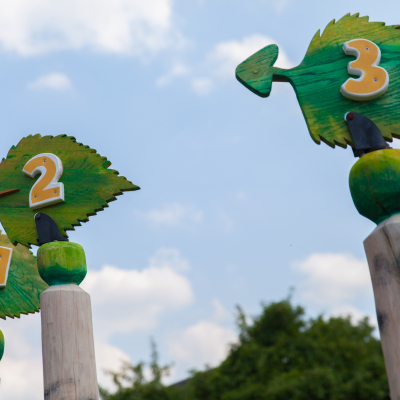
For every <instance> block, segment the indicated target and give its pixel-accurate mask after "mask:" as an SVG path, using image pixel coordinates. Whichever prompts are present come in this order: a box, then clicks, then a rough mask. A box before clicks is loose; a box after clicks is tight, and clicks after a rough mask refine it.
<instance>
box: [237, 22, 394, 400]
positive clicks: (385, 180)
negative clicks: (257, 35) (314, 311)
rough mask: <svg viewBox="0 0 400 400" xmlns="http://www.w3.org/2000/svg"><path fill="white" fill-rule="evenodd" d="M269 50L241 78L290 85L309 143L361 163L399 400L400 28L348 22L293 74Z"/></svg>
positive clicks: (364, 211) (378, 296) (371, 257)
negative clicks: (339, 150) (397, 142)
mask: <svg viewBox="0 0 400 400" xmlns="http://www.w3.org/2000/svg"><path fill="white" fill-rule="evenodd" d="M277 57H278V47H277V46H276V45H269V46H266V47H264V48H263V49H261V50H259V51H258V52H257V53H255V54H254V55H252V56H251V57H249V58H248V59H247V60H245V61H243V62H242V63H241V64H240V65H239V66H238V67H237V69H236V77H237V79H238V80H239V82H241V83H242V84H243V85H244V86H245V87H246V88H248V89H249V90H251V91H252V92H254V93H255V94H257V95H258V96H261V97H268V96H269V94H270V92H271V88H272V82H274V81H275V82H289V83H290V84H291V85H292V86H293V88H294V90H295V92H296V95H297V99H298V101H299V104H300V107H301V109H302V111H303V115H304V118H305V120H306V123H307V127H308V130H309V132H310V135H311V138H312V139H313V140H314V141H315V142H316V143H317V144H320V142H321V141H323V142H324V143H326V144H327V145H329V146H331V147H333V148H334V147H335V146H336V145H337V146H340V147H343V148H346V147H347V145H350V146H351V147H352V149H353V153H354V156H355V157H359V160H358V161H357V162H356V163H355V164H354V166H353V167H352V169H351V171H350V178H349V184H350V192H351V196H352V198H353V202H354V204H355V206H356V208H357V210H358V211H359V213H360V214H361V215H363V216H365V217H366V218H369V219H370V220H371V221H374V222H375V223H376V224H377V227H376V229H375V230H374V231H373V232H372V233H371V234H370V235H369V236H368V238H367V239H366V240H365V241H364V247H365V251H366V255H367V260H368V264H369V268H370V273H371V278H372V284H373V289H374V296H375V305H376V311H377V317H378V323H379V330H380V335H381V342H382V350H383V355H384V359H385V365H386V371H387V375H388V380H389V388H390V396H391V398H392V399H393V400H395V399H396V400H397V399H399V398H400V379H398V378H399V376H400V339H399V337H400V269H399V265H400V150H397V149H392V148H390V147H389V145H388V144H387V142H391V141H392V140H393V139H392V138H393V137H395V138H400V25H399V26H385V24H384V23H382V22H369V20H368V17H362V18H361V17H359V15H358V14H354V15H350V14H347V15H345V16H344V17H342V18H341V19H340V20H338V21H335V20H333V21H331V22H330V23H329V24H328V25H327V27H326V28H325V30H324V32H323V33H322V34H320V32H319V31H318V32H317V33H316V34H315V36H314V37H313V39H312V41H311V44H310V46H309V48H308V50H307V53H306V55H305V57H304V59H303V61H302V62H301V63H300V65H298V66H297V67H295V68H292V69H289V70H285V69H281V68H277V67H274V66H273V65H274V63H275V61H276V59H277Z"/></svg>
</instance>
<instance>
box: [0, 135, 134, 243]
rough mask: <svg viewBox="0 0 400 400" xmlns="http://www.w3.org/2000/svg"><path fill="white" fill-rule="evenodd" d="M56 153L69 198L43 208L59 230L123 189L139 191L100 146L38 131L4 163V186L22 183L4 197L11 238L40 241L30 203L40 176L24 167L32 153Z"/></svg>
mask: <svg viewBox="0 0 400 400" xmlns="http://www.w3.org/2000/svg"><path fill="white" fill-rule="evenodd" d="M40 153H52V154H55V155H56V156H58V157H59V158H60V159H61V161H62V163H63V168H64V172H63V175H62V176H61V178H60V182H62V183H63V184H64V188H65V201H64V202H62V203H59V204H54V205H50V206H47V207H44V208H41V209H40V211H42V212H44V213H45V214H48V215H49V216H50V217H51V218H53V220H54V221H55V222H56V224H57V226H58V228H59V229H60V231H61V233H62V234H63V235H64V236H66V233H65V231H66V230H73V229H74V227H75V226H80V225H81V222H86V221H88V219H89V218H88V217H89V216H92V215H96V213H97V212H98V211H102V210H103V209H104V208H105V207H108V203H109V202H111V201H114V200H116V196H118V195H121V194H122V192H124V191H131V190H138V189H139V187H138V186H136V185H134V184H132V183H131V182H130V181H128V180H127V179H126V178H125V177H122V176H118V172H117V171H114V170H112V169H109V168H108V167H109V166H110V165H111V163H110V162H109V161H108V160H107V159H106V158H105V157H101V156H100V155H99V154H97V153H96V150H93V149H91V148H90V147H88V146H84V145H82V144H80V143H77V142H76V140H75V138H73V137H70V136H66V135H61V136H55V137H53V136H44V137H42V136H41V135H39V134H38V135H34V136H28V137H26V138H23V139H22V140H21V141H20V142H19V143H18V145H17V146H13V147H12V148H11V150H10V151H9V153H8V155H7V158H6V159H3V160H2V162H1V164H0V191H3V190H9V189H14V188H18V189H20V191H19V192H16V193H13V194H9V195H8V196H5V197H1V198H0V221H1V223H2V225H3V227H4V229H5V230H6V233H7V235H8V237H9V238H10V240H11V242H12V243H21V244H23V245H25V246H30V244H38V237H37V232H36V226H35V222H34V218H33V217H34V215H35V213H36V212H38V210H31V209H30V208H29V192H30V190H31V188H32V186H33V185H34V184H35V182H36V181H37V179H38V178H39V176H37V177H36V178H34V179H32V178H30V177H28V176H26V175H25V174H24V173H23V172H22V169H23V167H24V165H25V164H26V163H27V161H29V160H30V159H31V158H32V157H33V156H35V155H37V154H40Z"/></svg>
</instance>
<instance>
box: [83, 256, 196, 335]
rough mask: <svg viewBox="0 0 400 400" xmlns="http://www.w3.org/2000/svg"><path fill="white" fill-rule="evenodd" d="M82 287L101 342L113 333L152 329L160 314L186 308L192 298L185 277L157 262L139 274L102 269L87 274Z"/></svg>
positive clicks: (105, 267) (109, 268) (109, 267)
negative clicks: (89, 303) (89, 300)
mask: <svg viewBox="0 0 400 400" xmlns="http://www.w3.org/2000/svg"><path fill="white" fill-rule="evenodd" d="M152 262H153V263H154V259H153V261H152ZM179 263H180V265H181V264H182V262H181V261H180V262H179ZM178 268H179V266H178ZM81 286H82V288H83V289H84V290H86V291H87V292H88V293H90V296H91V298H92V307H93V323H94V326H95V329H96V332H97V335H100V336H102V337H103V338H104V339H106V338H108V337H110V336H111V335H112V334H113V333H116V332H132V331H133V330H137V329H141V330H143V329H151V328H153V327H154V326H155V325H156V324H157V320H158V317H159V316H160V315H161V314H162V313H165V312H168V311H171V310H174V309H177V308H181V307H185V306H188V305H190V304H191V303H192V301H193V297H194V296H193V292H192V288H191V285H190V282H189V281H188V280H187V279H186V278H185V277H184V276H182V275H180V274H179V273H177V272H176V271H175V270H174V269H173V268H171V266H169V265H162V264H161V265H160V266H157V263H155V264H153V265H150V266H148V267H147V268H145V269H143V270H142V271H138V270H134V269H130V270H123V269H120V268H116V267H112V266H104V267H103V268H102V269H101V270H100V271H89V272H88V275H87V276H86V278H85V280H84V281H83V282H82V284H81Z"/></svg>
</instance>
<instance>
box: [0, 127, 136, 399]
mask: <svg viewBox="0 0 400 400" xmlns="http://www.w3.org/2000/svg"><path fill="white" fill-rule="evenodd" d="M110 165H111V163H110V162H109V161H108V160H107V159H106V158H105V157H101V156H100V155H99V154H97V153H96V151H95V150H93V149H91V148H90V147H89V146H85V145H82V144H80V143H77V142H76V140H75V138H74V137H69V136H66V135H60V136H55V137H53V136H44V137H42V136H41V135H35V136H28V137H25V138H23V139H22V140H21V141H20V142H19V143H18V144H17V145H16V146H13V147H12V148H11V149H10V151H9V153H8V155H7V157H6V158H5V159H3V160H2V161H1V163H0V221H1V223H2V225H3V227H4V229H5V231H6V233H7V236H6V235H0V317H1V318H3V319H6V317H11V318H14V317H20V315H21V314H28V313H34V312H37V311H39V308H41V320H42V353H43V378H44V396H45V399H46V400H61V399H66V400H77V399H93V400H94V399H98V386H97V376H96V365H95V354H94V342H93V327H92V315H91V305H90V296H89V295H88V294H87V293H86V292H85V291H83V290H82V289H81V288H80V287H79V284H80V283H81V282H82V280H83V279H84V278H85V275H86V272H87V269H86V259H85V253H84V250H83V248H82V247H81V246H80V245H79V244H77V243H71V242H69V241H68V237H67V234H66V231H67V230H73V229H74V227H75V226H79V225H80V224H81V222H87V221H88V220H89V216H93V215H95V214H96V213H97V212H98V211H101V210H103V209H104V208H105V207H108V203H109V202H110V201H113V200H116V197H115V196H118V195H121V194H122V192H124V191H132V190H138V189H139V187H138V186H135V185H134V184H132V183H131V182H130V181H128V180H127V179H126V178H125V177H122V176H118V172H117V171H114V170H112V169H109V168H108V167H109V166H110ZM32 244H33V245H38V246H40V247H39V249H38V252H37V262H36V258H35V257H34V256H33V254H32V253H31V252H30V251H29V248H30V246H31V245H32ZM3 353H4V335H3V333H2V332H1V331H0V359H1V357H2V356H3Z"/></svg>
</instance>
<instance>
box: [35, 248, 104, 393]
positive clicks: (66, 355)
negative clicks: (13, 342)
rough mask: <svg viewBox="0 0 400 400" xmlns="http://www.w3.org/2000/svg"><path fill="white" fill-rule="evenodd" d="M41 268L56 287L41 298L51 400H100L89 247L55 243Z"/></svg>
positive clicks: (43, 251) (42, 255) (41, 254)
mask: <svg viewBox="0 0 400 400" xmlns="http://www.w3.org/2000/svg"><path fill="white" fill-rule="evenodd" d="M38 268H39V273H40V275H41V277H42V278H43V279H44V280H45V281H46V282H47V283H48V284H49V285H50V287H49V288H48V289H47V290H45V291H44V292H43V293H42V294H41V295H40V307H41V317H42V351H43V378H44V398H45V400H97V399H98V398H99V391H98V385H97V374H96V363H95V354H94V341H93V327H92V312H91V304H90V296H89V294H88V293H86V292H85V291H84V290H82V289H81V288H80V287H79V286H78V285H79V283H80V282H81V281H82V280H83V278H84V277H85V275H86V260H85V253H84V251H83V248H82V247H81V246H80V245H78V244H76V243H69V242H51V243H47V244H45V245H43V246H41V247H40V248H39V251H38Z"/></svg>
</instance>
